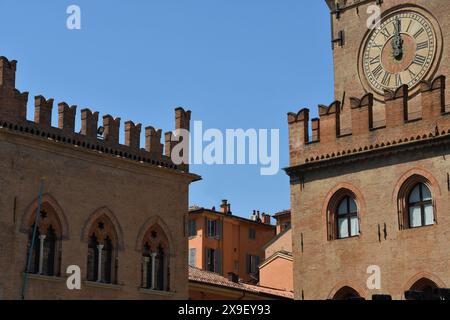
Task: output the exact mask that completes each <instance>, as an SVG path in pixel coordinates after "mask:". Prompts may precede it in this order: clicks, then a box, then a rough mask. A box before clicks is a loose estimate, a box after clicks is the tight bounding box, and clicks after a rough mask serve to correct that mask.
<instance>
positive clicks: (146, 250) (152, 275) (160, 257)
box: [141, 224, 170, 291]
mask: <svg viewBox="0 0 450 320" xmlns="http://www.w3.org/2000/svg"><path fill="white" fill-rule="evenodd" d="M169 249H170V248H169V241H168V238H167V236H166V234H165V233H164V231H163V229H162V228H161V227H160V226H159V225H157V224H156V225H153V226H152V227H151V228H150V229H149V230H148V231H147V232H146V233H145V236H144V239H143V242H142V262H141V263H142V267H141V273H142V277H141V279H142V281H141V286H142V287H143V288H145V289H150V290H157V291H169V290H170V285H169V284H170V268H169V266H170V254H169V253H170V250H169Z"/></svg>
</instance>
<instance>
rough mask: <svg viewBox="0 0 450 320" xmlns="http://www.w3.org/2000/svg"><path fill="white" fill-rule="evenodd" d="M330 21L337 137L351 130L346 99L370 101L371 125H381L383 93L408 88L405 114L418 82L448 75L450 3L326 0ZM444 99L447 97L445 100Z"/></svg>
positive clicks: (415, 109) (414, 107)
mask: <svg viewBox="0 0 450 320" xmlns="http://www.w3.org/2000/svg"><path fill="white" fill-rule="evenodd" d="M326 2H327V4H328V6H329V8H330V15H331V21H332V26H331V29H332V32H331V33H332V46H333V59H334V82H335V90H334V92H335V99H336V100H338V101H340V102H341V132H342V133H344V134H345V133H346V132H347V131H349V130H350V126H351V116H350V100H349V99H350V97H361V96H363V95H364V94H366V93H372V94H373V96H374V107H373V117H374V119H373V123H374V125H375V126H377V125H378V126H383V124H384V122H385V119H384V113H385V111H384V92H385V90H393V91H394V90H396V89H397V88H399V87H401V86H402V85H405V84H406V85H408V89H409V100H410V101H409V112H410V115H411V117H413V118H414V117H417V118H420V116H421V114H420V101H419V100H418V99H416V96H417V93H418V91H419V84H420V82H421V81H422V80H427V81H428V80H431V79H433V78H434V77H435V76H436V75H440V74H448V71H449V70H450V59H449V58H448V53H449V52H450V45H449V43H450V34H448V33H447V34H445V33H443V32H442V30H448V28H449V26H450V19H448V12H450V1H447V0H437V1H429V0H408V1H404V0H403V1H402V0H326ZM446 94H447V98H450V96H448V93H446Z"/></svg>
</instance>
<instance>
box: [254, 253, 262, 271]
mask: <svg viewBox="0 0 450 320" xmlns="http://www.w3.org/2000/svg"><path fill="white" fill-rule="evenodd" d="M255 258H256V264H255V267H256V270H255V271H257V270H258V269H259V262H260V261H261V258H260V257H259V256H256V257H255Z"/></svg>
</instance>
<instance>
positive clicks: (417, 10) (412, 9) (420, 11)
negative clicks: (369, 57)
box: [358, 5, 443, 101]
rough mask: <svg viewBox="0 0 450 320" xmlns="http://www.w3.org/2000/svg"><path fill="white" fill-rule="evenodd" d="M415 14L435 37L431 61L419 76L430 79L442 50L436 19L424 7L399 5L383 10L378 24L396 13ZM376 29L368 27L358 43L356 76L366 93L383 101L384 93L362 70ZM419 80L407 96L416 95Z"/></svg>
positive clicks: (422, 78)
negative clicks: (426, 24)
mask: <svg viewBox="0 0 450 320" xmlns="http://www.w3.org/2000/svg"><path fill="white" fill-rule="evenodd" d="M402 13H404V14H410V13H413V14H417V15H419V16H423V17H424V18H425V19H426V21H427V22H428V23H429V24H430V27H431V28H432V31H433V34H434V37H435V53H434V57H433V59H432V61H431V62H430V67H429V68H428V70H426V71H425V73H424V75H423V76H422V77H421V80H431V79H432V77H433V76H434V75H435V74H436V71H437V69H438V66H439V64H440V61H441V58H442V50H443V45H442V43H443V36H442V30H441V27H440V25H439V23H438V21H437V19H436V18H435V17H434V16H433V15H432V14H431V13H430V12H429V11H427V10H426V9H424V8H421V7H418V6H412V5H407V6H400V7H395V8H392V9H391V10H388V11H386V12H384V13H383V14H382V16H381V21H380V24H383V22H385V21H386V20H388V19H390V18H391V17H393V16H395V15H398V14H402ZM375 31H376V30H374V29H369V30H368V31H367V33H366V34H365V36H364V37H363V40H362V42H361V45H360V49H359V55H358V76H359V79H360V82H361V84H362V85H363V88H364V90H365V92H366V93H368V92H370V93H373V96H374V98H375V99H376V100H378V101H384V93H383V92H381V91H379V90H378V89H375V88H373V86H372V85H371V84H370V82H369V81H368V79H367V77H366V73H365V70H364V61H365V60H364V58H365V52H366V48H367V46H368V44H369V41H370V40H371V37H372V35H373V33H374V32H375ZM421 80H419V81H418V82H417V83H416V84H415V85H414V86H413V87H410V88H409V90H410V92H409V98H412V97H414V96H415V95H417V93H418V92H419V89H420V86H419V84H420V81H421Z"/></svg>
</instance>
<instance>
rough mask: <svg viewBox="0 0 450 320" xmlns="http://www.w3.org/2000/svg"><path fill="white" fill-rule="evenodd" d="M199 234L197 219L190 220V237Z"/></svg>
mask: <svg viewBox="0 0 450 320" xmlns="http://www.w3.org/2000/svg"><path fill="white" fill-rule="evenodd" d="M196 235H197V220H189V237H195V236H196Z"/></svg>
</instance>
